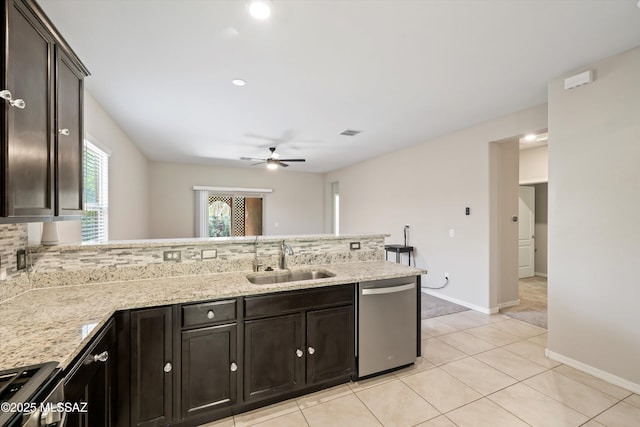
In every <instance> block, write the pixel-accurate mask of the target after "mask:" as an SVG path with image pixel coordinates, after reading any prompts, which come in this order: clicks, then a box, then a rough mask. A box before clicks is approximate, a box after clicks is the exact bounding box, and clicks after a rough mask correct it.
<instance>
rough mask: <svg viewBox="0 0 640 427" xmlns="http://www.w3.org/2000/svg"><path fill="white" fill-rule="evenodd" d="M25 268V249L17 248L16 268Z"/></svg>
mask: <svg viewBox="0 0 640 427" xmlns="http://www.w3.org/2000/svg"><path fill="white" fill-rule="evenodd" d="M25 268H27V251H26V250H24V249H18V251H17V252H16V270H18V271H19V270H24V269H25Z"/></svg>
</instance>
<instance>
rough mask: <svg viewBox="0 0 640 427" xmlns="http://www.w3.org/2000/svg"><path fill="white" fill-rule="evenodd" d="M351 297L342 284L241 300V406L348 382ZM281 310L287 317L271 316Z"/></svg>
mask: <svg viewBox="0 0 640 427" xmlns="http://www.w3.org/2000/svg"><path fill="white" fill-rule="evenodd" d="M354 292H355V290H354V287H353V285H343V286H336V287H330V288H322V289H312V290H302V291H292V292H283V293H280V294H271V295H265V296H257V297H247V298H245V312H246V313H245V315H246V316H247V317H248V318H249V320H245V322H244V402H245V403H251V402H253V401H258V400H262V399H267V398H274V397H277V396H286V395H287V394H288V393H289V394H291V393H293V392H296V391H298V392H303V391H304V389H305V388H307V389H310V388H311V387H314V386H321V385H322V384H329V383H331V382H333V383H337V382H340V381H341V380H342V381H345V382H346V381H348V380H349V378H351V376H352V375H353V373H354V371H355V351H354V346H355V335H354V330H355V323H354V304H353V302H354V298H355V297H354ZM283 311H284V312H287V311H289V312H293V313H290V314H284V313H283V315H279V316H274V315H275V314H280V313H282V312H283ZM252 316H256V317H258V316H259V317H264V316H270V317H266V318H260V319H255V320H253V319H251V317H252Z"/></svg>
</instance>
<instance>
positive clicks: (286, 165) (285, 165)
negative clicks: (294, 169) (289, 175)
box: [278, 162, 289, 168]
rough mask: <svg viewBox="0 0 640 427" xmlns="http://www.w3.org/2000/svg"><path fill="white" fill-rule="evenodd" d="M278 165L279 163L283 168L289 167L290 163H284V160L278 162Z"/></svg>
mask: <svg viewBox="0 0 640 427" xmlns="http://www.w3.org/2000/svg"><path fill="white" fill-rule="evenodd" d="M278 165H279V166H282V167H283V168H288V167H289V165H288V164H286V163H282V162H278Z"/></svg>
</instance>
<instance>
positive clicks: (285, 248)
mask: <svg viewBox="0 0 640 427" xmlns="http://www.w3.org/2000/svg"><path fill="white" fill-rule="evenodd" d="M287 255H293V249H291V246H289V245H287V244H286V243H285V242H284V240H283V241H282V244H281V245H280V269H281V270H286V269H287Z"/></svg>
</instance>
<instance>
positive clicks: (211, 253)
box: [200, 249, 218, 259]
mask: <svg viewBox="0 0 640 427" xmlns="http://www.w3.org/2000/svg"><path fill="white" fill-rule="evenodd" d="M200 254H201V257H202V259H212V258H216V257H217V256H218V250H217V249H203V250H202V251H201V252H200Z"/></svg>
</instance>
